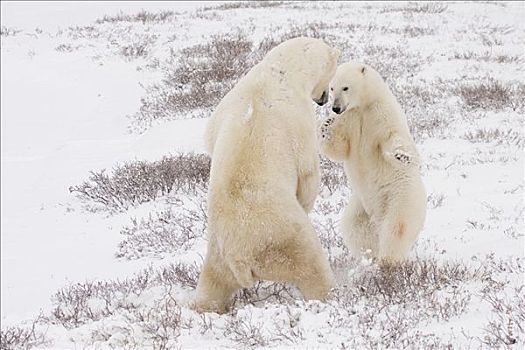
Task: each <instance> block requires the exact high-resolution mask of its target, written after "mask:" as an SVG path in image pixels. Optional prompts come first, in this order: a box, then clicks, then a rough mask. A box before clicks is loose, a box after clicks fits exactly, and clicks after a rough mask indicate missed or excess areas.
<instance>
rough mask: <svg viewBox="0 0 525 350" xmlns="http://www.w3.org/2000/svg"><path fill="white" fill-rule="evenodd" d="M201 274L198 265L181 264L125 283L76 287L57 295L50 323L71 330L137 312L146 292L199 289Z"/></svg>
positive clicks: (144, 271) (143, 274)
mask: <svg viewBox="0 0 525 350" xmlns="http://www.w3.org/2000/svg"><path fill="white" fill-rule="evenodd" d="M198 271H199V269H198V267H197V266H195V265H186V264H182V263H179V264H171V265H168V266H164V267H161V268H158V269H154V268H152V267H150V268H147V269H145V270H143V271H141V272H139V273H137V274H135V275H134V276H132V277H130V278H126V279H122V280H120V279H117V280H109V281H94V282H91V281H88V282H84V283H76V284H72V285H70V286H67V287H64V288H62V289H60V290H58V291H57V293H55V294H54V295H53V297H52V300H53V303H54V305H55V307H54V309H53V312H52V316H51V319H50V321H51V322H52V323H59V324H61V325H62V326H64V327H65V328H67V329H71V328H76V327H78V326H80V325H83V324H85V323H88V322H92V321H98V320H100V319H103V318H105V317H108V316H112V315H115V314H117V313H118V312H120V311H122V310H126V311H133V310H135V309H137V308H138V307H139V306H140V304H139V303H138V302H137V301H136V300H137V299H136V298H134V296H140V295H141V294H142V293H143V292H144V291H145V290H146V289H149V288H152V287H170V286H173V285H176V286H182V287H190V288H195V286H196V285H197V280H198ZM130 297H131V298H130Z"/></svg>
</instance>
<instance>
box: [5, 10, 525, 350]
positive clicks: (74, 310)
mask: <svg viewBox="0 0 525 350" xmlns="http://www.w3.org/2000/svg"><path fill="white" fill-rule="evenodd" d="M120 9H122V11H123V12H121V13H120V14H119V13H118V11H119V10H120ZM141 9H145V10H147V11H145V12H144V11H143V12H141ZM105 15H107V16H106V17H104V16H105ZM523 15H524V5H523V4H522V3H476V4H473V3H447V4H440V3H431V4H423V3H419V4H418V3H368V4H366V3H364V4H362V3H341V2H338V3H302V2H292V3H286V2H284V3H270V4H267V3H250V4H235V5H231V4H230V5H228V4H226V5H222V4H220V3H213V4H192V3H171V4H170V3H147V4H146V3H136V2H135V3H125V4H121V3H110V4H102V3H81V4H74V3H66V4H61V3H54V4H46V5H39V4H36V3H20V4H18V3H5V2H2V33H1V62H2V64H1V77H2V78H1V84H2V85H1V94H2V95H1V108H2V109H1V122H2V141H1V142H2V164H1V165H2V174H1V175H2V207H1V208H2V220H1V221H2V226H1V228H2V231H1V246H2V248H1V249H2V250H1V253H2V256H1V259H2V260H1V262H2V265H1V274H2V275H1V278H2V279H1V282H2V283H1V284H2V289H1V291H2V293H1V310H2V311H1V323H2V340H1V348H2V349H3V348H7V349H10V348H26V347H32V346H36V347H40V348H77V347H81V348H84V347H88V348H110V347H117V348H173V347H175V348H210V347H228V348H232V347H233V348H244V347H269V348H283V347H284V348H304V347H316V348H317V347H320V348H343V349H345V348H372V349H374V348H385V347H393V348H412V347H415V348H444V347H447V346H449V345H451V346H452V347H454V348H458V347H462V348H480V347H482V348H496V347H501V348H505V347H508V348H516V349H518V348H521V347H522V346H523V345H524V344H525V329H524V326H523V325H524V324H525V288H524V287H523V285H524V280H523V274H524V272H525V260H524V238H523V235H524V221H523V220H524V219H523V214H524V212H523V204H524V203H523V175H524V174H523V146H524V144H525V138H524V135H523V112H524V111H525V102H524V101H525V85H524V81H523V78H524V75H523V74H524V66H523V64H524V55H523V39H524V35H523V34H524V30H523V24H522V18H523ZM295 35H310V36H317V37H322V38H323V39H325V40H326V41H327V42H328V43H329V44H331V45H333V46H335V47H338V48H339V49H341V50H342V52H343V58H342V61H345V60H347V59H358V60H362V61H365V62H367V63H369V64H371V65H373V66H374V67H376V68H377V69H378V70H379V71H380V72H381V74H382V75H383V76H384V77H385V78H386V79H387V81H388V83H389V84H390V85H391V86H392V89H393V91H394V93H395V94H396V96H398V98H399V100H400V102H401V104H402V106H403V107H404V108H405V110H406V112H407V116H408V118H409V123H410V127H411V130H412V132H413V134H414V137H415V138H416V140H417V143H418V147H419V149H420V152H421V154H422V157H423V159H424V160H425V163H426V164H425V166H424V167H423V169H422V173H423V179H424V182H425V184H426V187H427V192H428V193H429V205H428V214H427V221H426V226H425V229H424V232H423V233H422V235H421V238H420V240H419V242H418V244H417V246H416V247H415V248H414V251H413V252H412V255H411V258H410V261H409V262H407V263H406V264H404V265H402V266H400V267H397V268H395V269H393V270H389V271H382V270H379V269H378V267H377V266H375V264H373V263H371V262H370V261H367V260H364V261H354V260H352V259H350V258H348V257H347V255H346V251H345V249H344V247H343V246H342V241H341V238H340V236H339V233H338V231H337V221H338V219H339V216H340V213H341V211H342V208H343V207H344V204H345V203H346V202H347V200H348V196H349V194H350V191H349V190H348V189H347V188H346V186H345V184H344V179H343V178H342V173H341V169H340V167H338V166H337V165H335V164H333V163H329V162H326V163H324V164H325V167H324V182H323V186H322V187H321V190H320V196H319V197H318V200H317V204H316V209H315V211H314V213H312V220H313V221H314V223H315V225H316V228H317V229H318V232H319V235H320V238H321V240H322V242H323V245H324V247H325V248H326V249H327V251H328V253H329V255H330V260H331V262H332V266H333V267H334V269H335V271H336V273H337V275H338V278H339V286H338V288H337V289H336V290H335V291H334V295H333V296H332V297H331V299H330V300H329V301H328V302H327V303H316V302H304V301H302V299H301V298H300V296H299V295H298V293H297V291H296V290H295V289H294V288H292V287H290V286H286V285H281V284H270V283H262V284H258V285H257V286H256V287H255V288H252V289H250V290H245V291H242V292H240V293H238V294H237V295H236V297H235V305H234V308H233V309H232V312H231V313H230V314H227V315H221V316H219V315H216V314H206V315H199V314H196V313H194V312H193V311H191V310H190V309H189V308H188V303H189V301H190V300H191V298H192V295H193V292H194V287H195V282H196V278H197V276H198V271H199V267H200V264H201V262H202V256H203V255H204V253H205V247H206V241H205V220H206V218H205V211H204V210H203V205H204V201H205V198H206V185H205V179H206V176H207V173H206V171H207V170H206V169H207V168H206V167H207V164H208V163H207V160H206V158H205V157H201V156H199V155H198V154H200V153H202V152H203V147H202V133H203V130H204V126H205V124H206V117H207V116H208V115H209V113H210V111H211V110H212V109H213V106H214V105H215V104H216V103H217V101H218V100H220V97H221V96H222V95H223V94H224V93H225V92H226V91H227V89H228V88H229V87H231V85H232V84H234V83H235V80H236V79H237V78H238V77H239V75H240V74H242V72H243V71H245V70H246V69H248V68H249V67H250V66H251V65H252V64H253V63H254V62H256V61H257V60H258V59H259V58H260V57H261V56H262V55H263V54H264V52H265V51H266V50H267V49H268V48H270V47H271V46H273V45H275V44H276V43H279V42H280V41H282V40H283V39H286V38H289V37H292V36H295ZM209 67H212V71H211V72H204V73H202V70H203V69H206V68H209ZM232 72H233V73H232ZM325 112H326V109H320V110H319V113H320V114H323V113H325ZM181 152H182V153H185V154H189V153H188V152H193V153H194V154H189V155H187V156H185V157H178V156H177V155H178V154H179V153H181ZM163 157H168V158H165V159H164V161H163V162H160V160H161V159H163ZM141 161H143V162H141ZM125 163H126V164H128V165H127V168H126V167H123V164H125ZM103 169H107V170H106V172H105V173H104V174H107V175H108V177H103V176H99V177H96V176H95V175H97V174H99V175H100V174H101V171H102V170H103ZM123 169H124V170H123ZM90 172H93V173H90ZM119 174H120V175H119ZM159 174H161V175H162V174H164V175H166V178H167V180H165V181H164V180H163V181H164V182H162V181H161V183H159V184H158V187H155V186H157V185H155V186H153V187H152V189H150V187H147V186H149V185H150V184H151V183H157V181H158V179H159V178H162V179H164V178H163V177H162V176H160V175H159ZM89 178H91V180H88V179H89ZM85 181H87V183H86V186H87V187H86V186H84V187H82V186H80V185H81V184H82V183H84V182H85ZM173 182H175V183H176V184H179V185H180V186H179V185H177V186H178V187H177V186H176V187H175V188H168V187H170V186H167V187H166V184H168V185H170V184H171V183H173ZM103 185H105V187H103ZM112 185H113V187H112ZM71 186H77V187H75V188H76V189H77V191H73V193H70V190H69V189H70V187H71ZM79 186H80V187H79ZM163 186H164V187H163ZM146 187H147V188H146ZM145 188H146V189H145ZM73 189H74V188H73ZM119 191H120V192H119ZM75 194H76V195H75ZM89 194H91V197H90V196H89ZM88 197H90V198H88ZM108 198H109V200H108ZM97 200H98V202H97ZM101 202H104V203H101Z"/></svg>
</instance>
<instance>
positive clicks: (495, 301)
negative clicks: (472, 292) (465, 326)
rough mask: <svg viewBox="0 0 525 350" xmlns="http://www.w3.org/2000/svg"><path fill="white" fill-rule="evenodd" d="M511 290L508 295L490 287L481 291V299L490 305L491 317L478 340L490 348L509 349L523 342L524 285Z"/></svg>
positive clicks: (524, 335)
mask: <svg viewBox="0 0 525 350" xmlns="http://www.w3.org/2000/svg"><path fill="white" fill-rule="evenodd" d="M512 292H513V294H512V295H511V296H510V297H509V296H508V295H506V294H505V295H500V293H498V290H494V289H492V288H486V289H484V290H483V292H482V299H483V300H485V301H487V302H488V303H489V304H490V305H491V306H492V311H493V317H492V320H491V321H489V323H488V324H487V326H486V327H485V329H484V334H483V337H482V338H481V339H480V340H481V342H483V343H484V344H486V345H488V346H490V347H491V348H502V347H503V348H506V349H511V348H512V346H514V345H517V344H525V326H524V325H525V287H524V286H523V285H522V286H520V287H516V288H514V290H513V291H512Z"/></svg>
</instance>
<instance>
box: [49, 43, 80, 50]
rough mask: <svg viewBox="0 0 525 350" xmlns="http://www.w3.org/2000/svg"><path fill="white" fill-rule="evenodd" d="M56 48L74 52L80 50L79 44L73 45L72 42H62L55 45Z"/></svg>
mask: <svg viewBox="0 0 525 350" xmlns="http://www.w3.org/2000/svg"><path fill="white" fill-rule="evenodd" d="M55 50H56V51H58V52H73V51H74V50H78V46H77V47H73V46H72V45H71V44H60V45H58V46H57V47H55Z"/></svg>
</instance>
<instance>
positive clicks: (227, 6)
mask: <svg viewBox="0 0 525 350" xmlns="http://www.w3.org/2000/svg"><path fill="white" fill-rule="evenodd" d="M284 4H286V2H284V1H270V0H262V1H261V0H259V1H230V2H227V3H224V4H221V5H218V6H211V7H203V8H202V11H209V10H235V9H245V8H253V9H255V8H268V7H279V6H282V5H284Z"/></svg>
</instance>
